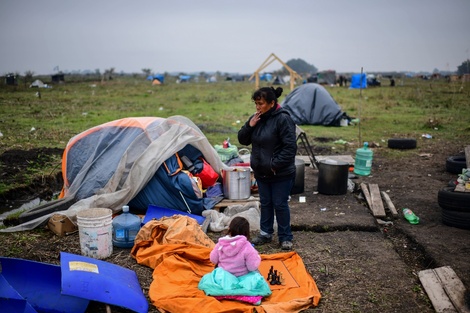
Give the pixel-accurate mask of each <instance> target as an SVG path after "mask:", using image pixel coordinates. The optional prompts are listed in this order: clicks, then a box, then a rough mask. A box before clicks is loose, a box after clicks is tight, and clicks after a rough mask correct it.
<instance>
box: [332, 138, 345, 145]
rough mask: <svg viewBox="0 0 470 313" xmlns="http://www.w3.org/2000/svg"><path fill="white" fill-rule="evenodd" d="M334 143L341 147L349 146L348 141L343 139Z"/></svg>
mask: <svg viewBox="0 0 470 313" xmlns="http://www.w3.org/2000/svg"><path fill="white" fill-rule="evenodd" d="M333 143H336V144H339V145H344V144H347V143H348V142H347V141H346V140H343V139H338V140H336V141H334V142H333Z"/></svg>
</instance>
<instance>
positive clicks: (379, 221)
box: [375, 218, 393, 225]
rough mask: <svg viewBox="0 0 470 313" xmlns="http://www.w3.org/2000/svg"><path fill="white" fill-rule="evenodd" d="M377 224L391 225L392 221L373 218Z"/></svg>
mask: <svg viewBox="0 0 470 313" xmlns="http://www.w3.org/2000/svg"><path fill="white" fill-rule="evenodd" d="M375 220H376V221H377V223H378V224H379V225H393V222H391V221H384V220H382V219H380V218H376V219H375Z"/></svg>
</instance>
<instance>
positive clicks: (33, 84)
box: [29, 79, 48, 88]
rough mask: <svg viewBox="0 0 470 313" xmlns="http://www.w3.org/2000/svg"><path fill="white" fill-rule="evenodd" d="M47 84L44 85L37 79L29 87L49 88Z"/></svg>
mask: <svg viewBox="0 0 470 313" xmlns="http://www.w3.org/2000/svg"><path fill="white" fill-rule="evenodd" d="M47 87H48V86H47V84H44V83H43V82H42V81H40V80H39V79H36V80H35V81H34V82H32V83H31V85H29V88H47Z"/></svg>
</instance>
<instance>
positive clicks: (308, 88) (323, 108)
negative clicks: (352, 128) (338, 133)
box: [281, 83, 345, 126]
mask: <svg viewBox="0 0 470 313" xmlns="http://www.w3.org/2000/svg"><path fill="white" fill-rule="evenodd" d="M281 106H282V107H283V108H284V109H286V110H287V111H288V112H289V113H290V116H291V117H292V119H293V120H294V122H295V124H297V125H324V126H340V122H341V119H342V118H343V116H345V113H343V112H342V111H341V107H340V106H339V105H338V104H337V103H336V101H335V100H334V99H333V97H331V95H330V93H329V92H328V91H327V90H326V89H325V87H323V86H322V85H320V84H316V83H306V84H303V85H301V86H299V87H297V88H295V89H294V90H292V92H291V93H290V94H288V95H287V96H286V98H285V99H284V100H283V101H282V103H281Z"/></svg>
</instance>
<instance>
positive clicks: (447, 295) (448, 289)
mask: <svg viewBox="0 0 470 313" xmlns="http://www.w3.org/2000/svg"><path fill="white" fill-rule="evenodd" d="M418 277H419V279H420V281H421V284H422V285H423V287H424V289H425V290H426V293H427V294H428V297H429V299H430V300H431V302H432V304H433V306H434V309H435V310H436V312H460V313H464V312H467V313H468V312H470V310H469V309H468V308H467V306H466V304H465V286H464V285H463V283H462V281H461V280H460V279H459V277H458V276H457V274H456V273H455V272H454V270H453V269H452V268H451V267H449V266H443V267H439V268H435V269H428V270H424V271H420V272H419V273H418Z"/></svg>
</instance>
